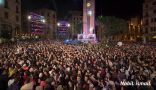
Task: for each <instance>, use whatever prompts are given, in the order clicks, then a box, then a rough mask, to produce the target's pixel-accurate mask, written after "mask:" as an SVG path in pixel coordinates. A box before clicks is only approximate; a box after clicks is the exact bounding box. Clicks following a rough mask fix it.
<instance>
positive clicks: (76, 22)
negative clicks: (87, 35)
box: [69, 11, 83, 38]
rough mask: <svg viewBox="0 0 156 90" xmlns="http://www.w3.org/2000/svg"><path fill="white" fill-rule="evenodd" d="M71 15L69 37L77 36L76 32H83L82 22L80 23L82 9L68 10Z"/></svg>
mask: <svg viewBox="0 0 156 90" xmlns="http://www.w3.org/2000/svg"><path fill="white" fill-rule="evenodd" d="M69 13H70V15H71V17H70V19H69V22H70V24H71V28H70V34H71V35H70V36H71V38H77V34H80V33H82V32H83V26H82V25H83V24H82V17H83V16H82V11H70V12H69Z"/></svg>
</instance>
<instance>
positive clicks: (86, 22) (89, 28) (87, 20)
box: [83, 0, 95, 34]
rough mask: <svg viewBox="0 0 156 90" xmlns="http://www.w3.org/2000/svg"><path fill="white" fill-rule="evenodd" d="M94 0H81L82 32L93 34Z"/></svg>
mask: <svg viewBox="0 0 156 90" xmlns="http://www.w3.org/2000/svg"><path fill="white" fill-rule="evenodd" d="M94 24H95V0H83V34H94V30H95V25H94Z"/></svg>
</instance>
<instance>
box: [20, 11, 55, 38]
mask: <svg viewBox="0 0 156 90" xmlns="http://www.w3.org/2000/svg"><path fill="white" fill-rule="evenodd" d="M31 12H33V13H36V14H38V16H39V15H40V16H43V17H44V20H45V21H44V30H43V32H44V35H42V37H43V38H47V39H56V30H57V16H56V12H55V11H53V10H49V9H39V10H33V11H27V12H25V13H23V15H22V28H23V29H22V30H23V34H26V33H28V34H29V35H30V33H32V32H31V29H32V28H31V27H30V20H29V18H28V16H29V15H30V13H31Z"/></svg>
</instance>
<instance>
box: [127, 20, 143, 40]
mask: <svg viewBox="0 0 156 90" xmlns="http://www.w3.org/2000/svg"><path fill="white" fill-rule="evenodd" d="M128 25H129V27H128V33H127V34H126V36H125V40H128V41H137V42H138V41H140V42H141V41H142V36H143V29H142V19H141V18H139V17H133V18H130V20H129V21H128Z"/></svg>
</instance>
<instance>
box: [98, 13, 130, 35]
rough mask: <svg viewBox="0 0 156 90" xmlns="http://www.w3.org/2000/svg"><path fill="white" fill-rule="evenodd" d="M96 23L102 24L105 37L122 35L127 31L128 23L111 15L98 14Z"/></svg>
mask: <svg viewBox="0 0 156 90" xmlns="http://www.w3.org/2000/svg"><path fill="white" fill-rule="evenodd" d="M97 22H98V25H101V26H104V29H105V30H103V32H104V35H105V36H106V37H109V36H116V35H122V34H124V33H126V32H127V31H128V23H127V22H126V21H125V20H123V19H119V18H116V17H112V16H106V17H103V16H99V17H98V18H97Z"/></svg>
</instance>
